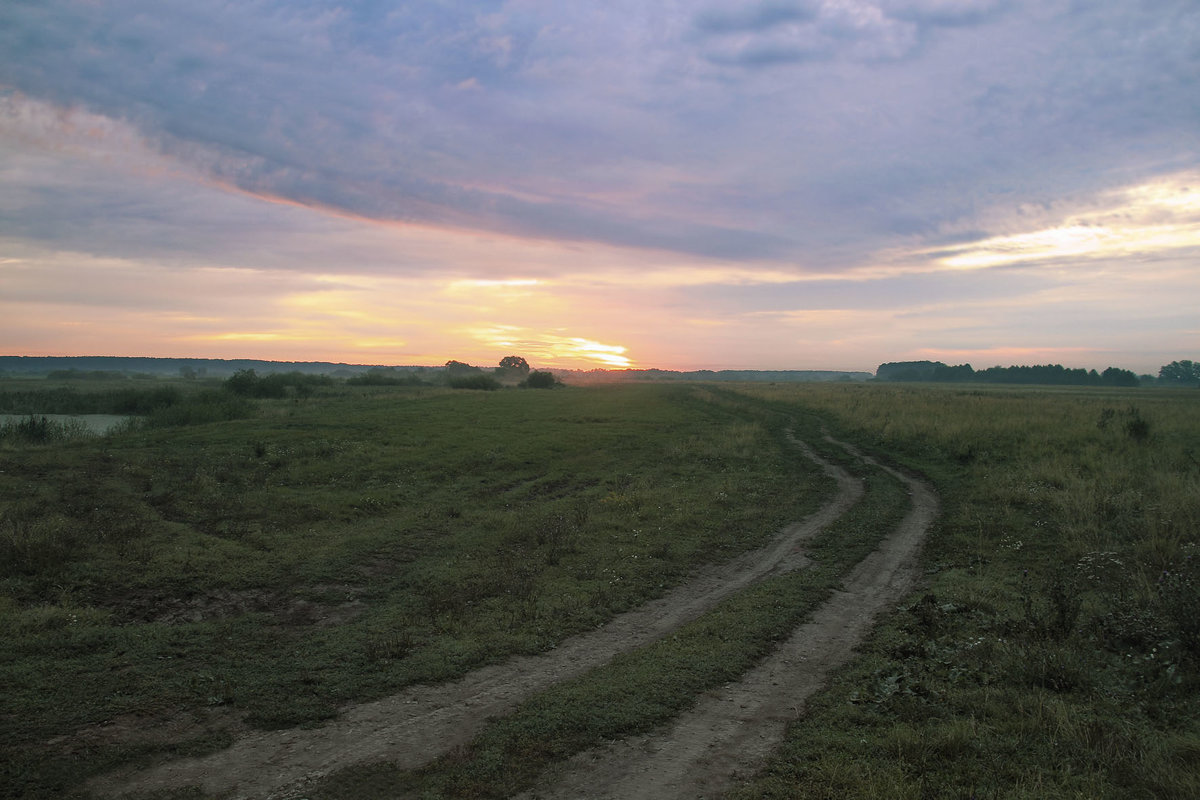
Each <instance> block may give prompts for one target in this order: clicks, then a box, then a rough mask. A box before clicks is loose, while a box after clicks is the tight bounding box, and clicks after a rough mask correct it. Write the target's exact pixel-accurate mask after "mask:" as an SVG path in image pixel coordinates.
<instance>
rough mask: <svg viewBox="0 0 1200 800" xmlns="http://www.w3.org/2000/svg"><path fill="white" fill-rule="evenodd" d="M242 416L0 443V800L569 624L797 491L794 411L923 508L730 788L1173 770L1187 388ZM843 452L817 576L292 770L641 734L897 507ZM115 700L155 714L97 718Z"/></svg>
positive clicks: (447, 768)
mask: <svg viewBox="0 0 1200 800" xmlns="http://www.w3.org/2000/svg"><path fill="white" fill-rule="evenodd" d="M28 383H29V382H24V383H21V384H20V386H22V387H23V386H26V385H27V384H28ZM3 389H4V387H3V386H0V392H2V391H3ZM257 409H258V411H257V414H256V415H255V416H253V417H250V418H245V419H235V420H227V421H214V422H210V423H202V422H199V421H198V420H191V422H193V423H198V424H190V425H183V426H180V425H176V426H174V427H171V428H162V429H154V428H146V429H142V430H133V431H128V432H125V433H122V434H120V435H115V436H108V437H91V438H86V439H79V440H69V441H50V442H46V443H41V444H39V443H31V442H29V441H25V440H17V439H6V440H4V441H0V635H2V637H3V638H2V639H0V642H2V644H0V681H2V682H3V685H4V686H5V691H4V692H3V693H0V795H3V796H8V797H34V798H36V797H43V798H49V797H69V796H71V795H72V794H75V795H76V796H82V792H81V790H80V788H79V787H80V785H81V784H82V782H83V781H84V780H85V779H86V778H87V777H88V776H89V775H93V774H97V773H99V772H103V771H105V770H107V769H110V768H112V767H114V766H118V765H121V764H137V763H149V762H150V761H151V760H156V759H161V758H163V757H164V756H168V755H182V754H197V753H203V752H207V751H211V750H213V749H216V748H219V747H221V746H223V745H225V744H226V743H228V741H229V740H230V738H231V737H232V736H233V735H235V734H236V733H237V732H238V731H239V730H240V729H241V728H242V727H244V726H250V727H259V728H278V727H288V726H293V725H304V724H312V723H315V722H319V721H320V720H322V719H325V718H327V717H329V716H330V715H332V714H334V713H335V712H336V709H337V708H338V707H339V706H340V705H342V704H344V703H347V702H356V701H362V700H367V699H371V698H375V697H380V696H384V695H387V694H389V693H392V692H395V691H397V690H398V689H400V688H402V687H404V686H406V685H410V684H412V683H414V682H417V681H437V680H447V679H450V678H454V677H457V676H461V675H462V674H464V673H465V672H467V671H469V670H471V669H473V668H475V667H477V666H479V665H481V664H484V663H489V662H494V661H496V660H498V659H502V658H504V657H506V656H507V655H509V654H513V653H534V652H539V651H541V650H544V649H546V648H548V647H550V646H552V645H553V644H554V643H555V642H557V641H559V640H561V639H562V638H563V637H565V636H568V635H570V634H571V633H574V632H578V631H582V630H587V629H590V628H593V627H595V625H597V624H599V623H600V622H602V621H603V620H605V619H608V618H610V617H611V616H612V615H614V614H616V613H619V612H621V611H623V610H626V609H629V608H631V607H633V606H635V605H637V604H639V603H641V602H643V601H644V600H645V599H646V598H648V597H652V596H654V595H656V594H658V593H660V592H662V591H663V590H664V589H665V588H667V587H669V586H670V585H672V584H674V583H677V582H678V581H679V580H682V579H683V578H684V577H685V576H686V575H687V574H688V572H689V570H690V569H692V568H694V567H695V566H696V565H697V564H701V563H706V562H712V561H720V560H724V559H727V558H729V557H731V556H732V555H734V554H736V553H738V552H741V551H744V550H746V549H749V548H752V547H755V546H757V545H759V544H762V543H763V542H764V541H765V540H766V539H767V538H768V537H770V536H772V535H773V534H775V533H776V532H777V531H778V530H779V528H780V527H781V526H782V525H783V524H785V523H787V522H791V521H794V520H796V519H799V518H801V517H803V516H804V515H805V514H806V513H808V512H809V511H811V510H813V508H815V507H816V505H817V504H818V503H819V502H820V500H821V498H822V497H823V496H824V494H825V493H827V492H828V491H830V490H831V486H830V483H829V481H828V480H827V479H826V478H825V477H824V476H823V475H822V474H821V473H820V472H819V471H818V470H817V469H816V468H814V467H813V466H812V465H811V464H809V463H808V462H807V461H805V460H804V459H803V458H801V457H800V456H799V455H798V453H797V452H796V451H795V450H794V449H792V448H788V447H786V446H785V445H784V444H783V437H782V435H781V428H782V425H783V424H784V420H785V419H786V418H787V417H796V418H797V419H798V420H800V424H801V425H802V426H806V429H805V430H804V432H803V434H802V435H803V438H805V439H806V440H807V441H809V442H810V443H813V444H816V445H818V446H819V447H825V446H824V445H822V444H820V443H819V442H817V441H814V440H815V438H816V433H817V431H818V429H819V427H820V426H821V425H822V424H827V425H828V426H829V427H830V428H831V430H832V431H833V432H834V433H835V435H837V436H838V437H839V438H843V439H846V440H850V441H854V442H856V443H857V444H859V445H860V446H862V447H864V448H866V449H867V450H868V451H870V452H873V453H881V454H884V455H886V456H887V457H889V458H891V459H894V460H895V461H897V462H899V463H901V464H903V465H906V466H908V467H910V468H913V469H916V470H918V471H921V472H922V473H924V474H925V475H926V476H928V477H929V478H930V479H931V480H932V481H933V482H934V483H935V484H936V486H937V489H938V491H939V493H940V495H941V500H942V516H941V517H940V519H939V521H938V523H937V526H936V528H935V529H934V530H933V531H932V533H931V535H930V538H929V540H928V542H927V544H926V546H925V548H924V552H923V555H922V558H923V564H924V577H923V580H922V585H921V586H920V587H919V589H918V591H917V592H916V593H915V594H914V595H913V596H911V597H910V598H908V599H907V600H906V601H905V602H904V604H903V608H902V609H901V610H900V611H898V612H897V613H896V614H894V615H893V616H892V617H890V618H888V619H887V620H885V622H884V624H883V625H881V627H880V628H879V630H878V631H877V632H876V634H875V635H874V636H873V637H872V638H871V639H870V641H869V642H868V643H867V645H866V646H865V648H864V650H863V652H862V655H861V656H860V657H859V658H857V659H856V660H855V661H854V662H853V663H852V664H851V665H850V666H849V667H847V668H846V669H845V670H843V671H842V672H840V673H839V674H838V675H837V676H836V677H835V679H834V680H833V681H832V682H831V685H830V686H829V688H828V689H827V690H826V691H824V692H823V693H821V694H819V695H818V696H816V697H814V698H813V699H812V700H811V701H810V702H809V704H808V708H809V713H808V714H807V715H806V716H805V718H804V719H803V720H800V721H799V722H797V723H796V724H795V725H794V726H793V728H792V729H791V731H790V733H789V736H788V738H787V740H786V741H785V743H784V744H783V746H782V747H781V748H780V750H779V751H778V753H777V754H776V758H775V759H774V760H773V761H772V763H771V764H770V765H769V766H768V768H767V769H766V770H765V771H764V772H763V773H762V775H760V776H759V777H758V778H757V779H755V780H753V781H751V782H748V783H747V784H746V785H744V786H742V787H740V788H739V789H737V790H735V791H734V792H733V793H732V795H731V796H733V797H736V798H751V797H753V798H758V797H766V798H785V797H786V798H798V797H846V796H863V797H868V796H886V797H969V796H978V797H1029V798H1033V797H1112V798H1118V797H1121V798H1124V797H1135V798H1137V797H1146V798H1151V797H1154V798H1159V797H1165V798H1171V797H1178V798H1185V797H1195V796H1200V725H1198V724H1197V722H1196V720H1198V719H1200V707H1198V706H1200V691H1197V690H1198V689H1200V644H1198V641H1197V637H1198V634H1200V624H1198V623H1197V620H1200V607H1198V606H1200V589H1198V585H1200V583H1198V582H1200V567H1198V564H1197V557H1196V547H1197V537H1198V534H1197V531H1200V405H1197V402H1196V393H1195V392H1194V391H1167V390H1111V389H1110V390H1104V389H1025V388H1014V387H1003V388H1001V387H970V386H952V387H951V386H888V385H844V384H831V385H804V386H791V385H789V386H766V385H757V386H749V385H747V386H744V387H740V388H739V389H738V393H733V392H731V391H728V387H725V388H722V389H721V390H715V389H707V388H704V387H700V386H687V385H678V386H676V385H657V386H656V385H636V386H609V387H591V388H587V389H579V388H571V387H567V388H565V389H562V390H557V391H553V392H528V391H519V390H516V389H503V390H500V391H494V392H466V391H452V390H446V389H430V388H408V387H387V386H362V387H323V388H321V389H319V390H318V391H316V392H315V393H314V395H313V396H312V397H311V398H307V399H304V398H290V399H286V400H278V401H261V402H259V403H258V405H257ZM32 410H34V411H41V412H43V413H49V410H48V409H32ZM18 413H23V412H18ZM183 421H184V422H187V421H188V420H183ZM825 452H826V453H827V457H831V458H834V457H844V454H841V455H839V453H838V451H836V450H832V449H827V450H826V451H825ZM863 474H864V475H865V476H866V477H868V479H869V480H870V481H871V483H872V485H871V491H870V492H869V493H868V495H867V498H866V499H865V500H864V502H863V503H861V504H860V505H859V506H858V507H856V509H855V510H854V511H853V512H852V513H851V515H849V516H848V517H846V518H844V519H843V520H842V521H841V522H840V523H839V527H837V528H834V529H831V530H830V531H829V532H828V533H827V536H826V537H823V538H822V539H820V540H819V541H817V542H815V543H814V547H817V548H825V549H823V550H821V549H819V550H818V555H819V560H818V561H817V562H816V563H817V565H818V566H817V567H816V568H814V569H809V570H805V571H803V572H800V573H796V574H793V575H789V576H784V577H781V578H773V579H771V580H768V581H764V582H762V583H760V584H759V585H757V586H755V587H753V588H752V589H750V590H748V591H746V592H743V593H741V594H739V595H737V596H734V597H730V598H728V599H727V600H726V601H724V602H723V603H721V604H720V605H719V606H718V607H717V608H715V609H713V611H712V612H710V614H709V615H707V616H705V617H704V618H701V619H699V620H697V621H696V622H694V623H692V624H691V625H689V626H687V627H685V628H684V629H682V630H680V631H679V632H678V634H677V635H676V636H674V637H669V638H668V639H667V640H664V641H661V642H658V643H655V644H652V645H649V646H647V647H645V648H642V649H640V650H638V651H635V652H633V653H629V654H626V655H625V656H623V657H621V658H618V659H616V660H614V662H612V663H611V664H609V665H607V666H605V667H603V668H601V669H598V670H596V671H594V672H592V673H590V674H589V675H587V676H583V677H581V678H578V679H576V680H573V681H570V682H567V683H564V684H562V685H559V686H556V687H553V688H552V689H549V690H547V691H546V692H544V693H542V694H540V695H538V696H536V697H534V698H531V699H530V700H529V701H528V702H527V703H526V704H524V705H522V706H521V707H520V708H519V709H517V710H516V712H514V713H513V714H512V715H509V716H507V717H505V718H503V719H499V720H496V721H494V722H493V723H492V724H490V725H489V726H488V727H487V728H486V729H485V730H484V731H483V732H482V733H481V734H480V736H479V737H478V738H477V739H476V740H475V741H474V742H472V743H471V744H470V745H469V746H468V747H467V748H465V749H464V750H462V751H461V752H458V753H457V754H455V755H454V756H453V757H450V758H446V759H442V760H440V761H438V762H435V763H434V764H432V765H430V766H429V767H427V768H426V769H423V770H419V771H416V772H411V773H409V772H401V771H399V770H396V769H395V768H393V767H391V766H389V765H387V764H382V765H369V766H365V767H359V768H355V769H352V770H348V771H345V772H343V773H340V774H338V775H336V776H334V777H333V778H332V779H331V780H330V781H329V782H328V783H327V784H325V786H324V787H323V788H322V791H323V792H324V796H327V797H349V796H363V795H365V794H372V793H374V794H376V795H379V796H387V794H388V793H391V794H392V795H404V794H406V793H407V794H424V795H426V796H451V797H499V796H505V795H506V794H509V793H511V792H512V791H514V790H515V789H516V788H517V787H523V786H529V785H531V783H532V782H534V781H535V780H536V779H537V776H538V774H540V773H541V771H542V770H544V769H546V768H548V767H550V766H552V765H554V764H555V763H558V762H560V761H561V760H562V759H563V758H565V757H567V756H569V755H570V754H571V753H574V752H577V751H579V750H580V749H583V748H586V747H589V746H591V745H592V744H594V743H596V742H598V741H601V740H603V739H606V738H610V737H616V736H622V735H626V734H627V733H630V732H634V731H639V730H646V729H648V728H651V727H654V726H656V725H659V724H662V723H663V722H664V721H665V720H667V719H669V718H670V717H671V716H673V715H674V714H676V713H677V712H678V711H679V710H681V709H683V708H686V707H687V706H689V705H690V704H691V703H692V702H693V701H694V699H695V696H696V695H697V694H698V693H700V692H703V691H704V690H705V687H710V686H714V685H719V684H720V683H722V682H724V681H727V680H731V679H733V678H735V677H736V676H737V675H739V674H741V672H743V671H744V670H745V669H746V668H747V667H748V666H749V665H750V664H752V663H753V662H754V661H756V660H757V659H758V658H760V657H761V656H762V655H763V654H765V653H766V652H767V651H768V650H769V648H770V647H771V645H772V643H773V642H774V641H776V640H777V639H778V638H779V637H781V636H783V635H784V634H785V633H786V632H787V631H789V630H790V629H791V628H792V627H794V625H795V624H796V623H797V622H798V621H800V620H801V619H802V618H803V617H804V615H805V614H807V613H808V609H809V608H810V607H811V606H812V605H813V604H814V603H816V602H819V600H820V598H821V597H822V596H823V593H824V592H827V591H828V588H829V586H831V585H833V584H835V583H836V581H837V579H838V575H840V574H841V571H842V570H844V569H845V568H846V566H848V565H849V564H850V563H852V560H855V559H857V558H858V557H859V555H861V552H865V550H868V549H870V547H872V546H873V542H874V541H875V538H874V537H877V536H878V535H879V534H880V533H881V532H882V531H883V530H884V529H885V528H886V526H887V525H888V524H890V523H889V520H891V519H892V517H891V516H889V515H894V514H898V513H902V512H903V510H905V508H906V504H905V503H904V502H902V498H900V497H896V496H894V493H895V492H896V491H898V490H897V488H896V486H895V484H894V483H891V482H890V481H883V480H881V479H880V478H879V477H878V476H877V475H874V473H871V472H870V471H865V472H864V473H863ZM873 475H874V477H872V476H873ZM848 542H855V543H856V544H855V545H854V548H850V547H847V543H848ZM451 586H453V587H459V588H456V589H455V590H453V591H452V590H450V589H449V588H448V587H451ZM582 709H586V711H583V710H582ZM165 721H172V723H171V725H172V727H170V732H169V733H163V734H156V733H154V731H158V730H161V729H163V725H164V724H165ZM142 723H144V724H142ZM139 725H140V726H141V727H144V728H146V729H147V730H148V731H149V732H150V734H153V735H149V734H148V735H146V736H137V735H120V736H118V735H115V734H114V733H112V731H113V730H116V729H137V728H138V727H139ZM156 726H157V727H156ZM181 796H182V795H181Z"/></svg>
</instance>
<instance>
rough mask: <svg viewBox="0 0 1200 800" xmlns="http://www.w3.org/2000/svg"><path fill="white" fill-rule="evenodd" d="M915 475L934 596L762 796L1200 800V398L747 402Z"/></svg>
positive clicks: (1115, 395)
mask: <svg viewBox="0 0 1200 800" xmlns="http://www.w3.org/2000/svg"><path fill="white" fill-rule="evenodd" d="M746 391H747V392H749V393H751V394H753V395H754V396H756V397H760V398H764V399H768V400H769V401H770V402H773V403H777V404H779V406H780V407H783V408H796V407H798V408H804V409H809V410H811V411H813V412H815V413H818V414H820V415H821V416H822V417H824V418H825V419H828V420H829V422H830V425H831V427H833V428H834V429H835V430H837V431H838V432H839V434H840V435H842V436H844V437H846V438H851V439H854V440H856V441H858V442H860V443H861V444H862V445H864V446H867V447H870V448H872V449H876V450H878V451H882V452H885V453H888V454H889V455H890V456H892V457H893V458H895V459H897V460H899V461H901V462H903V463H905V464H908V465H910V466H912V467H915V468H918V469H920V470H922V471H923V472H925V473H926V474H927V475H929V476H930V477H931V478H932V479H933V480H934V481H935V483H936V485H937V487H938V489H939V491H940V493H941V494H942V499H943V517H942V520H941V523H940V525H939V526H938V527H937V529H936V530H935V531H934V532H933V534H932V535H931V537H930V539H929V541H928V543H927V546H926V551H925V557H924V561H925V568H926V580H925V585H924V586H923V587H922V588H921V590H920V591H919V592H918V593H917V594H916V595H914V596H913V597H912V598H911V599H910V602H909V603H907V604H906V606H907V607H906V608H905V609H904V610H902V611H901V613H899V614H897V615H896V616H895V617H893V618H892V619H890V620H888V621H887V623H886V624H885V625H884V626H882V629H881V630H880V631H878V633H877V635H876V636H875V637H874V638H873V639H872V640H871V642H870V643H869V645H868V647H867V648H866V652H865V653H864V654H863V656H862V657H861V658H860V659H859V660H858V661H857V662H856V663H855V664H854V665H853V666H852V667H851V668H850V669H848V670H847V671H845V672H844V673H843V674H842V675H840V676H839V677H838V678H837V680H836V681H835V682H834V684H833V686H832V687H831V688H830V689H829V691H827V692H826V693H824V694H823V695H822V696H821V697H819V698H818V699H817V700H816V701H815V702H813V703H812V704H811V705H810V713H809V714H808V715H807V716H806V717H805V718H804V719H803V720H802V721H800V722H798V723H797V724H796V725H795V726H794V727H793V729H792V730H791V732H790V736H789V739H788V742H787V743H786V745H785V746H784V747H783V748H782V750H781V751H780V752H779V753H778V754H777V757H776V759H775V760H774V762H773V763H772V764H771V766H770V767H769V768H768V769H767V771H766V772H765V773H764V774H763V775H762V776H761V777H760V778H759V779H758V780H756V781H754V782H752V783H750V784H748V785H747V786H745V787H743V788H742V789H741V790H739V791H736V792H734V793H733V794H732V796H733V797H735V798H738V800H748V799H749V798H760V797H767V798H785V797H789V798H790V797H804V798H826V797H828V798H835V797H839V798H840V797H914V798H915V797H1027V798H1041V797H1088V798H1097V797H1110V798H1135V797H1136V798H1190V797H1198V796H1200V723H1198V721H1200V692H1198V689H1200V680H1198V677H1200V676H1198V667H1200V639H1198V636H1197V634H1198V633H1200V559H1198V558H1197V556H1198V555H1200V553H1198V552H1197V540H1198V538H1200V397H1198V396H1197V394H1196V392H1195V391H1178V392H1169V391H1149V392H1146V391H1107V392H1106V391H1101V390H1079V391H1073V390H1047V389H1010V390H1002V389H984V390H978V389H972V388H949V387H922V388H911V389H910V388H896V387H887V386H874V385H872V386H821V387H805V388H804V389H802V390H791V389H780V388H775V387H761V388H760V387H754V388H749V389H747V390H746Z"/></svg>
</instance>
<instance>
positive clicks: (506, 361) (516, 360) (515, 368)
mask: <svg viewBox="0 0 1200 800" xmlns="http://www.w3.org/2000/svg"><path fill="white" fill-rule="evenodd" d="M500 368H501V369H503V370H509V371H511V372H519V373H521V374H522V375H528V374H529V362H528V361H526V360H525V359H523V358H521V357H520V356H505V357H504V358H502V359H500Z"/></svg>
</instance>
